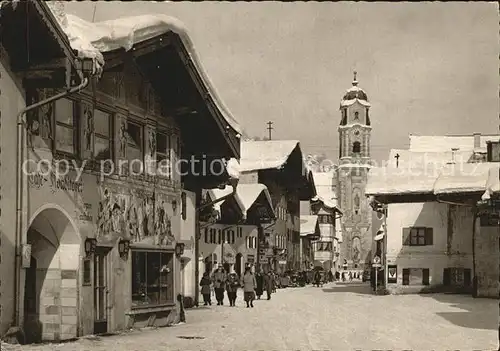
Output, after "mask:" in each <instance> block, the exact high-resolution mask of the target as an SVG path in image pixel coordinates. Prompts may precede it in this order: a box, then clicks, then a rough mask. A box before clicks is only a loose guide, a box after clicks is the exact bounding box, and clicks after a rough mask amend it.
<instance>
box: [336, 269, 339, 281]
mask: <svg viewBox="0 0 500 351" xmlns="http://www.w3.org/2000/svg"><path fill="white" fill-rule="evenodd" d="M335 280H336V281H339V280H340V272H339V271H336V272H335Z"/></svg>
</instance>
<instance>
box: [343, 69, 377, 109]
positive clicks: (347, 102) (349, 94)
mask: <svg viewBox="0 0 500 351" xmlns="http://www.w3.org/2000/svg"><path fill="white" fill-rule="evenodd" d="M358 83H359V82H358V81H357V79H356V73H354V80H353V81H352V87H350V88H349V89H347V91H346V93H345V95H344V97H343V98H342V101H341V102H340V107H341V108H342V107H347V106H351V105H352V104H354V103H355V102H358V103H359V104H361V105H363V106H370V103H369V102H368V95H366V92H365V91H364V90H363V89H361V88H360V87H359V86H358Z"/></svg>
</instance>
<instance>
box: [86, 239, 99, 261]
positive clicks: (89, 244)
mask: <svg viewBox="0 0 500 351" xmlns="http://www.w3.org/2000/svg"><path fill="white" fill-rule="evenodd" d="M96 247H97V240H96V239H95V238H87V239H85V256H87V257H89V256H90V255H92V254H93V253H94V252H95V249H96Z"/></svg>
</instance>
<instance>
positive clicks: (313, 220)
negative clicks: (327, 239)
mask: <svg viewBox="0 0 500 351" xmlns="http://www.w3.org/2000/svg"><path fill="white" fill-rule="evenodd" d="M318 232H319V227H318V216H315V215H301V216H300V236H308V235H314V234H318Z"/></svg>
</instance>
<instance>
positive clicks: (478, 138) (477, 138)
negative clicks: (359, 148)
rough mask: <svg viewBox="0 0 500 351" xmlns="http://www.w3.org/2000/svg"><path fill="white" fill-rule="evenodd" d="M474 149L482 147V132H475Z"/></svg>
mask: <svg viewBox="0 0 500 351" xmlns="http://www.w3.org/2000/svg"><path fill="white" fill-rule="evenodd" d="M473 135H474V149H477V148H480V147H481V133H474V134H473Z"/></svg>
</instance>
